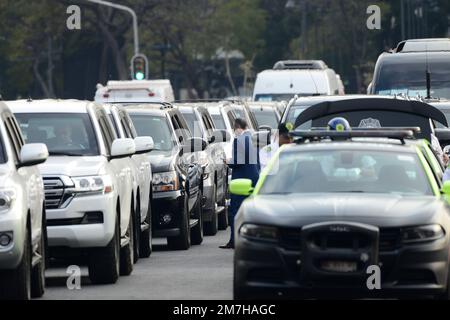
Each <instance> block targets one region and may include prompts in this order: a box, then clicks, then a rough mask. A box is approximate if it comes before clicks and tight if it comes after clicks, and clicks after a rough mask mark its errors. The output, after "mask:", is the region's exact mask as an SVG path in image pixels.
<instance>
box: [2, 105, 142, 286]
mask: <svg viewBox="0 0 450 320" xmlns="http://www.w3.org/2000/svg"><path fill="white" fill-rule="evenodd" d="M8 105H9V107H10V108H11V110H12V111H13V112H14V114H15V115H16V118H17V120H18V122H19V124H20V129H21V131H22V133H23V135H24V138H25V141H27V142H39V143H45V144H46V145H47V148H48V150H49V153H50V157H49V159H48V160H47V162H46V163H44V164H42V165H40V167H39V168H40V170H41V173H42V176H43V179H44V187H45V207H46V216H47V232H48V244H49V249H50V254H51V255H52V256H53V257H56V258H58V257H61V256H66V255H68V254H73V255H76V256H80V257H79V259H80V261H81V260H84V259H85V258H87V261H88V268H89V278H90V280H91V282H92V283H95V284H104V283H115V282H116V281H117V279H118V277H119V274H121V275H129V274H130V273H131V272H132V270H133V261H134V235H133V232H134V228H133V226H134V224H135V222H134V220H133V219H134V218H135V215H134V204H133V199H134V195H133V184H134V183H135V182H134V181H133V175H132V167H131V164H130V161H129V157H130V156H132V155H134V154H135V152H136V146H135V143H134V141H133V140H132V139H118V138H117V136H116V134H115V131H114V129H113V125H112V123H111V121H110V118H109V116H108V114H107V113H106V111H105V109H104V108H103V107H102V106H101V105H98V104H95V103H92V102H87V101H77V100H40V101H37V100H36V101H32V100H28V101H24V100H22V101H14V102H10V103H8ZM82 258H83V259H82Z"/></svg>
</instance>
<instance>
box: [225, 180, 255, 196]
mask: <svg viewBox="0 0 450 320" xmlns="http://www.w3.org/2000/svg"><path fill="white" fill-rule="evenodd" d="M253 190H254V188H253V182H252V180H250V179H236V180H232V181H231V183H230V192H231V193H232V194H234V195H237V196H250V195H251V194H252V193H253Z"/></svg>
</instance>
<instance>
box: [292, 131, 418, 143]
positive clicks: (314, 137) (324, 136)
mask: <svg viewBox="0 0 450 320" xmlns="http://www.w3.org/2000/svg"><path fill="white" fill-rule="evenodd" d="M291 136H292V137H293V138H294V139H295V142H296V143H299V144H300V143H304V142H306V141H309V142H311V141H313V142H318V141H321V140H329V139H331V140H333V141H336V140H337V141H345V140H350V139H352V138H386V139H395V140H400V141H401V142H402V144H405V139H414V132H413V130H394V129H392V130H389V129H387V130H383V129H379V130H356V131H342V132H340V131H329V130H320V131H319V130H317V131H316V130H308V131H302V130H298V131H292V132H291Z"/></svg>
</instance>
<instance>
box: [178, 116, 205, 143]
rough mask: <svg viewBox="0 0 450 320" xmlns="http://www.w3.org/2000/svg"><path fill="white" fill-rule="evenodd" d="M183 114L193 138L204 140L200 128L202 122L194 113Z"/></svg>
mask: <svg viewBox="0 0 450 320" xmlns="http://www.w3.org/2000/svg"><path fill="white" fill-rule="evenodd" d="M181 113H182V114H183V117H184V119H185V120H186V122H187V125H188V127H189V131H190V132H191V134H192V136H193V137H195V138H202V129H201V128H200V125H201V124H200V122H199V121H198V119H197V117H196V116H195V114H194V113H193V112H189V111H187V112H181Z"/></svg>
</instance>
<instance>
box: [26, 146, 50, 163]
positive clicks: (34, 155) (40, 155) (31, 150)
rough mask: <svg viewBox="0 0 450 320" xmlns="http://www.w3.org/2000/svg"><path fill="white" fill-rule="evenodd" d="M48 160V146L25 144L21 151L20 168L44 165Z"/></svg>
mask: <svg viewBox="0 0 450 320" xmlns="http://www.w3.org/2000/svg"><path fill="white" fill-rule="evenodd" d="M47 158H48V149H47V146H46V145H45V144H43V143H30V144H25V145H24V146H23V147H22V149H21V150H20V166H21V167H30V166H34V165H38V164H41V163H44V162H45V161H46V160H47Z"/></svg>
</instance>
